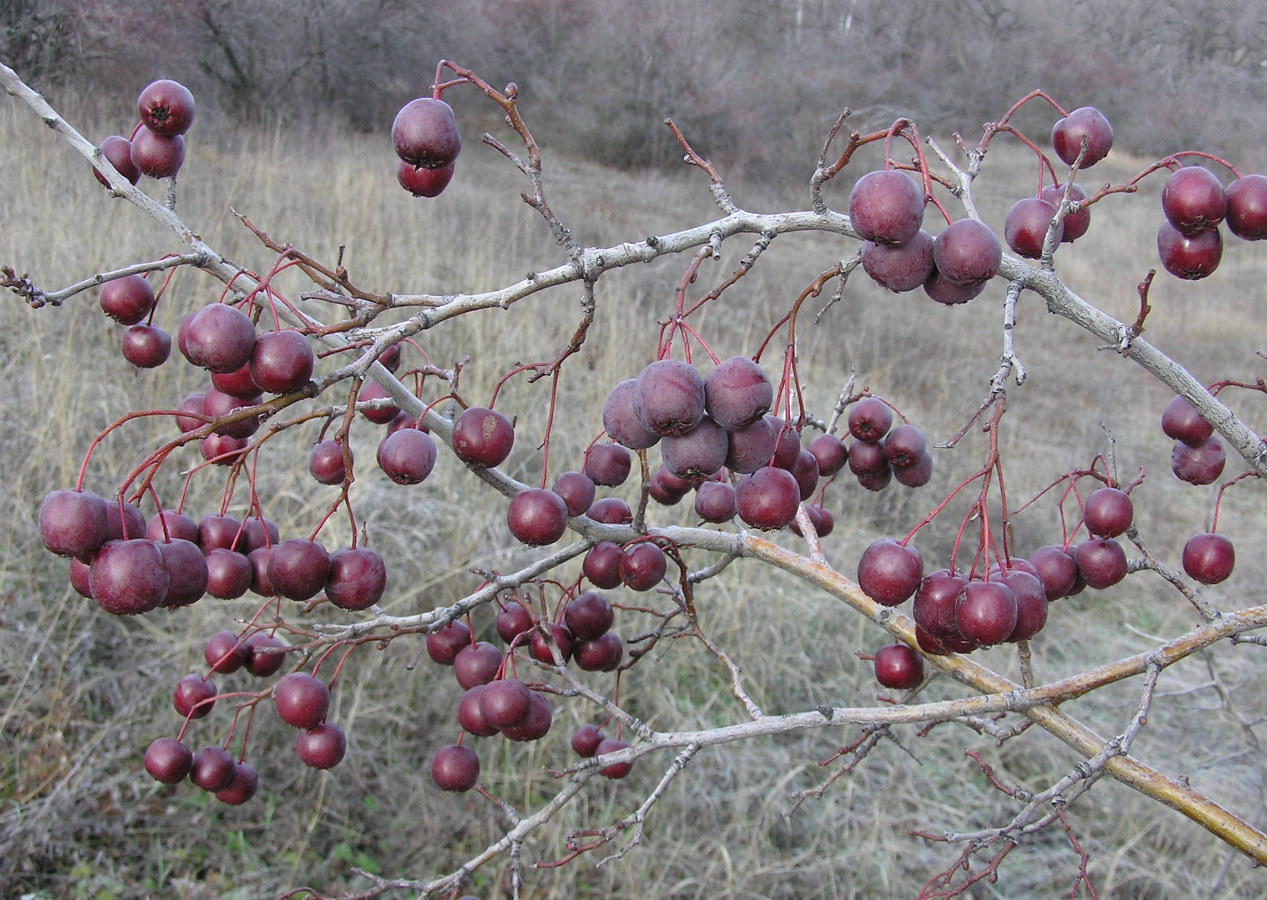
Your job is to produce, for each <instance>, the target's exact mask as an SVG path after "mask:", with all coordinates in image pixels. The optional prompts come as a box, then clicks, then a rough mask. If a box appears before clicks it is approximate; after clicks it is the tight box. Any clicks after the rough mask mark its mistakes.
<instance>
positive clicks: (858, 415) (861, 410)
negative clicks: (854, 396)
mask: <svg viewBox="0 0 1267 900" xmlns="http://www.w3.org/2000/svg"><path fill="white" fill-rule="evenodd" d="M845 422H846V423H847V425H848V427H849V433H850V434H852V435H853V436H854V437H856V438H857V439H858V440H860V441H862V442H864V443H867V444H875V443H877V442H879V441H881V440H883V439H884V436H885V435H886V434H888V433H889V428H891V427H892V425H893V410H892V409H890V408H889V405H888V404H887V403H885V402H884V401H883V400H881V399H880V398H879V397H863V398H862V399H861V400H859V401H858V402H857V403H855V404H854V405H853V406H851V407H849V414H848V416H847V417H846V418H845Z"/></svg>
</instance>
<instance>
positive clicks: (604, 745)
mask: <svg viewBox="0 0 1267 900" xmlns="http://www.w3.org/2000/svg"><path fill="white" fill-rule="evenodd" d="M628 746H629V743H628V742H627V741H622V740H621V739H620V738H603V740H601V741H599V742H598V746H597V747H595V748H594V755H595V756H603V755H605V754H607V753H615V752H616V751H617V750H624V749H625V748H626V747H628ZM632 771H633V763H632V762H621V763H609V764H608V765H605V766H603V767H602V768H601V769H599V770H598V774H600V775H602V776H603V777H604V778H613V779H616V778H624V777H625V776H626V775H628V774H629V773H630V772H632Z"/></svg>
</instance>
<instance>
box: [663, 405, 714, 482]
mask: <svg viewBox="0 0 1267 900" xmlns="http://www.w3.org/2000/svg"><path fill="white" fill-rule="evenodd" d="M729 449H730V440H729V437H728V436H727V433H726V429H724V428H722V426H720V425H718V424H717V423H716V422H714V421H713V420H712V419H710V418H709V417H708V416H705V417H704V418H702V419H700V421H699V424H697V425H696V426H695V427H694V428H692V429H690V430H689V431H686V432H684V433H683V434H666V435H665V436H664V438H663V439H662V440H661V441H660V458H661V459H662V460H663V462H664V468H665V469H667V470H668V471H669V472H671V473H672V474H674V475H676V476H677V477H678V478H681V479H683V480H684V481H688V482H690V481H697V480H699V479H702V478H708V477H709V476H711V475H712V474H713V473H714V472H716V471H717V470H718V469H720V468H721V467H722V466H724V465H725V464H726V454H727V452H728V451H729Z"/></svg>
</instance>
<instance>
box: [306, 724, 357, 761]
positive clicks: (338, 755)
mask: <svg viewBox="0 0 1267 900" xmlns="http://www.w3.org/2000/svg"><path fill="white" fill-rule="evenodd" d="M347 751H348V738H347V735H346V734H344V733H343V729H342V728H340V727H339V726H338V725H335V724H334V723H333V722H321V723H320V724H317V725H314V726H312V727H311V728H307V729H305V730H303V731H301V732H299V733H298V734H297V735H295V754H296V755H297V756H298V757H299V761H300V762H302V763H303V764H304V765H305V766H308V767H310V768H313V769H332V768H334V767H335V766H337V765H338V764H339V763H340V762H341V761H342V760H343V757H344V755H345V754H346V753H347Z"/></svg>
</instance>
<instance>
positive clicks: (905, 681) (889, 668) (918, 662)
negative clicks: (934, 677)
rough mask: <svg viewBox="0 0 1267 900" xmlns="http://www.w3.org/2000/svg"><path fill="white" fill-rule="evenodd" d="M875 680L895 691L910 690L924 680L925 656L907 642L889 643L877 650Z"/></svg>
mask: <svg viewBox="0 0 1267 900" xmlns="http://www.w3.org/2000/svg"><path fill="white" fill-rule="evenodd" d="M875 680H876V681H878V682H880V684H882V685H884V686H885V687H886V688H892V689H893V690H895V691H909V690H910V689H911V688H916V687H919V684H920V682H921V681H923V680H924V658H923V657H922V656H920V655H919V654H918V653H916V652H915V651H914V650H912V649H911V648H910V647H908V646H906V644H889V645H888V646H887V647H881V648H880V649H879V650H877V651H876V652H875Z"/></svg>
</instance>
